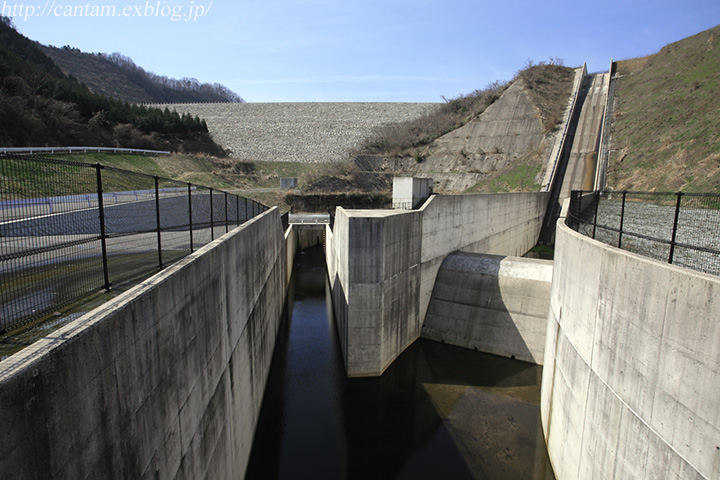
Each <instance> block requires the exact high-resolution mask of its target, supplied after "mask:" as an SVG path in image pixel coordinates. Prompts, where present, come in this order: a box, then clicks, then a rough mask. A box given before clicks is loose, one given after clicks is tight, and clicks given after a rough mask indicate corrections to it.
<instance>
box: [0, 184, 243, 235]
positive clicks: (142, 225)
mask: <svg viewBox="0 0 720 480" xmlns="http://www.w3.org/2000/svg"><path fill="white" fill-rule="evenodd" d="M238 208H239V211H240V222H243V221H245V220H246V215H245V211H246V207H245V201H244V200H243V199H242V198H241V199H239V200H238V201H237V202H233V201H232V200H231V201H230V202H229V205H228V218H229V219H230V222H231V223H236V222H237V220H236V219H237V216H236V213H235V212H236V211H237V210H238ZM256 208H257V207H256ZM192 209H193V223H194V224H201V223H209V222H210V195H208V194H193V196H192ZM248 209H249V210H250V211H248V216H249V217H252V213H253V212H252V205H251V204H249V205H248ZM104 211H105V231H106V233H107V234H108V235H117V234H128V233H142V232H153V231H155V230H156V229H157V219H156V216H155V200H154V199H153V200H140V201H136V202H128V203H120V204H116V205H108V206H106V207H105V209H104ZM256 213H257V212H256ZM213 221H214V222H215V223H217V224H219V223H223V222H225V204H224V195H220V194H218V195H213ZM188 224H189V221H188V198H187V196H185V195H182V196H176V197H165V198H161V199H160V225H161V227H162V229H163V230H187V229H188V228H189V226H188ZM99 233H100V220H99V216H98V211H97V208H86V209H84V210H79V211H73V212H66V213H56V214H45V215H38V216H35V217H33V218H27V219H23V220H13V221H9V222H2V223H0V237H39V236H56V235H97V234H99Z"/></svg>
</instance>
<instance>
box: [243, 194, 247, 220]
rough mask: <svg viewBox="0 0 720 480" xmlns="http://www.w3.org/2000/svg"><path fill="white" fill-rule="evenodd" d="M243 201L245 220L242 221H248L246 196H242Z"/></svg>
mask: <svg viewBox="0 0 720 480" xmlns="http://www.w3.org/2000/svg"><path fill="white" fill-rule="evenodd" d="M243 202H245V220H244V221H245V222H247V221H248V205H247V202H248V199H247V197H243Z"/></svg>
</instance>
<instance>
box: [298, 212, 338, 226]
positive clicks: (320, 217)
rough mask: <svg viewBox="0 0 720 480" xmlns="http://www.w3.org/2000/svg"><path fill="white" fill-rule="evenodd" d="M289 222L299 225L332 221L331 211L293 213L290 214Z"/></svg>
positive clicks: (325, 223)
mask: <svg viewBox="0 0 720 480" xmlns="http://www.w3.org/2000/svg"><path fill="white" fill-rule="evenodd" d="M288 222H289V223H291V224H299V225H308V224H309V225H315V224H323V225H327V224H328V223H330V214H329V213H291V214H290V215H289V216H288Z"/></svg>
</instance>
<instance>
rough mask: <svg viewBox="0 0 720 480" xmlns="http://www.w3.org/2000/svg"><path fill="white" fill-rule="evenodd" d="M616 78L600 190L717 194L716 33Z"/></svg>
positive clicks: (622, 69)
mask: <svg viewBox="0 0 720 480" xmlns="http://www.w3.org/2000/svg"><path fill="white" fill-rule="evenodd" d="M617 72H618V74H619V75H620V78H619V79H618V81H617V83H616V89H615V98H616V108H615V112H614V117H613V125H612V143H613V152H612V154H611V157H610V165H609V169H608V186H610V187H612V188H615V189H627V190H654V191H676V190H683V191H687V192H720V26H718V27H715V28H712V29H710V30H707V31H704V32H701V33H699V34H697V35H695V36H692V37H689V38H686V39H684V40H681V41H679V42H675V43H673V44H670V45H667V46H666V47H664V48H663V49H662V50H660V52H658V53H656V54H655V55H650V56H648V57H643V58H637V59H632V60H625V61H620V62H618V65H617Z"/></svg>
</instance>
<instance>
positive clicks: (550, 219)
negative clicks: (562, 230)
mask: <svg viewBox="0 0 720 480" xmlns="http://www.w3.org/2000/svg"><path fill="white" fill-rule="evenodd" d="M609 76H610V74H609V73H603V74H592V75H586V76H585V77H584V79H583V82H582V87H581V89H580V92H579V94H578V98H577V103H576V105H575V110H574V111H573V112H571V115H570V120H569V122H570V123H569V125H568V130H567V139H566V142H565V146H564V148H563V151H562V153H561V156H560V159H559V161H558V166H557V172H556V174H555V177H554V178H553V181H552V185H551V187H550V192H551V193H550V202H549V204H548V210H547V213H546V215H545V221H544V223H543V231H542V233H541V235H540V239H541V242H542V243H552V242H553V237H554V231H555V222H556V221H557V218H558V216H559V215H560V206H561V205H562V202H563V201H564V200H565V199H566V198H569V197H570V192H571V191H572V190H582V189H583V188H584V187H585V186H586V185H587V188H586V189H588V190H591V189H592V184H593V181H594V169H595V162H596V159H597V154H598V149H599V148H600V141H601V140H602V139H601V132H602V125H603V121H604V119H605V106H606V105H607V99H608V84H609V82H608V80H609Z"/></svg>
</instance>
